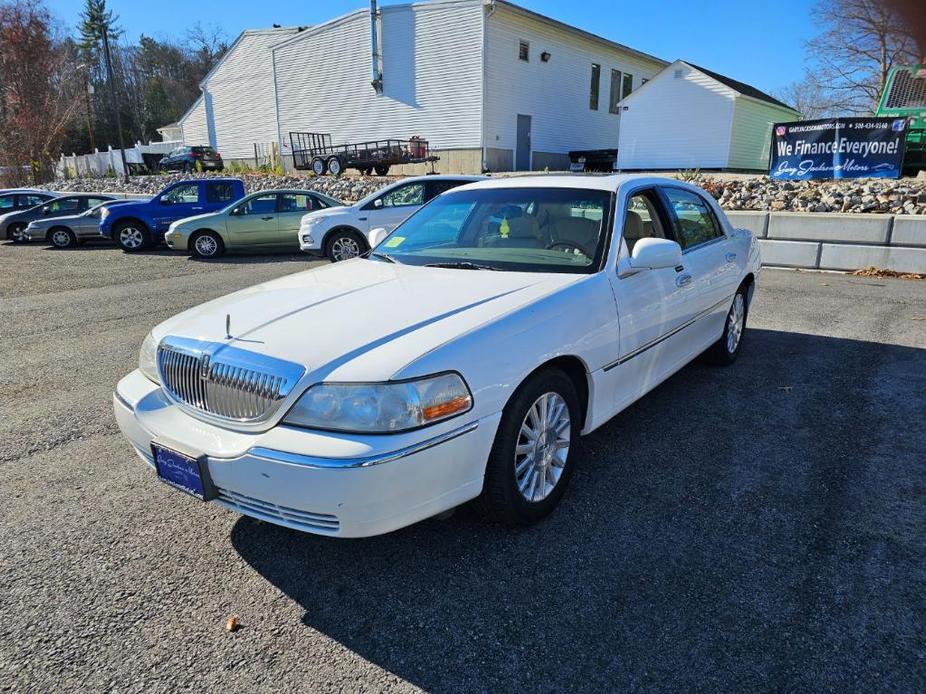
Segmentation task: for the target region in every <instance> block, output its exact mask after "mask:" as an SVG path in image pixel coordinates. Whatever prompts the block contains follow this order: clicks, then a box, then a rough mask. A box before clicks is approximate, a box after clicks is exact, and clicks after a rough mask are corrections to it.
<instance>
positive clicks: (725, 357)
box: [706, 285, 749, 366]
mask: <svg viewBox="0 0 926 694" xmlns="http://www.w3.org/2000/svg"><path fill="white" fill-rule="evenodd" d="M746 291H747V290H746V285H742V286H740V288H739V289H737V290H736V294H735V295H734V296H733V303H731V304H730V310H729V311H728V312H727V319H726V322H725V323H724V326H723V334H722V335H721V336H720V339H719V340H717V342H715V343H714V344H713V345H711V346H710V347H709V348H708V350H707V352H706V356H707V358H708V360H709V361H710V362H711V363H713V364H716V365H718V366H729V365H730V364H732V363H733V362H735V361H736V358H737V357H738V356H739V353H740V347H742V345H743V335H744V333H745V331H746V315H747V313H748V312H749V310H748V306H747V304H746Z"/></svg>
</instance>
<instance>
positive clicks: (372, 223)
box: [361, 181, 426, 231]
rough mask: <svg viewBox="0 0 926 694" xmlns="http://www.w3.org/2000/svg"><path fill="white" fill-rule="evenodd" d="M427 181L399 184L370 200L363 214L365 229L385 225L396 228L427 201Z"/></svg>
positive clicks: (388, 227)
mask: <svg viewBox="0 0 926 694" xmlns="http://www.w3.org/2000/svg"><path fill="white" fill-rule="evenodd" d="M425 187H426V186H425V182H424V181H413V182H411V183H406V184H405V185H402V186H397V187H395V188H393V189H391V190H389V191H387V192H385V193H383V194H382V195H380V196H379V197H378V198H376V199H375V200H373V201H372V202H370V203H369V204H368V205H367V206H366V208H365V209H364V210H363V212H364V214H363V215H361V219H362V218H363V217H366V219H365V220H363V223H364V224H365V228H364V229H363V231H368V230H370V229H375V228H377V227H385V228H386V229H388V230H389V231H392V230H393V229H395V228H396V227H397V226H398V225H399V223H400V222H402V221H403V220H404V219H405V218H406V217H408V216H409V215H410V214H411V213H412V212H414V211H415V210H417V209H418V208H419V207H421V206H422V205H423V204H424V203H425V192H426V191H425Z"/></svg>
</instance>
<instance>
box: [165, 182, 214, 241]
mask: <svg viewBox="0 0 926 694" xmlns="http://www.w3.org/2000/svg"><path fill="white" fill-rule="evenodd" d="M201 213H202V205H200V204H199V183H196V182H191V183H180V184H178V185H175V186H174V187H173V188H171V189H170V190H168V191H167V192H166V193H164V194H163V195H161V197H160V198H158V207H157V209H156V210H155V212H154V214H153V217H154V224H155V229H154V230H155V231H156V232H158V233H164V232H165V231H167V227H169V226H170V223H171V222H174V221H176V220H178V219H183V218H184V217H192V216H193V215H197V214H201Z"/></svg>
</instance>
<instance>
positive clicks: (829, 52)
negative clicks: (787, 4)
mask: <svg viewBox="0 0 926 694" xmlns="http://www.w3.org/2000/svg"><path fill="white" fill-rule="evenodd" d="M813 17H814V21H815V22H816V23H817V25H818V26H819V27H820V29H821V33H820V35H819V36H817V37H816V38H814V39H812V40H811V41H809V42H808V44H807V49H808V53H809V57H810V59H811V62H812V63H813V65H814V68H813V69H812V71H811V74H812V77H813V79H814V80H815V82H816V83H817V84H818V85H823V86H825V89H826V91H827V92H829V93H830V94H831V98H830V99H828V101H830V102H832V104H833V106H834V107H835V108H836V109H837V110H839V111H842V112H848V113H857V114H864V113H871V111H872V110H873V108H874V106H875V105H876V104H877V102H878V97H879V96H880V94H881V91H882V90H883V89H884V84H885V82H886V80H887V75H888V72H889V71H890V69H891V67H893V66H894V65H895V64H898V65H899V64H906V63H910V62H913V61H914V59H915V55H914V48H915V42H914V40H913V37H912V36H911V34H910V32H909V27H908V25H907V24H906V23H905V22H904V21H903V20H902V19H901V17H900V15H899V14H898V13H897V12H896V10H895V9H894V8H893V7H892V6H890V5H889V4H888V3H887V2H884V0H818V2H817V4H816V6H815V7H814V9H813Z"/></svg>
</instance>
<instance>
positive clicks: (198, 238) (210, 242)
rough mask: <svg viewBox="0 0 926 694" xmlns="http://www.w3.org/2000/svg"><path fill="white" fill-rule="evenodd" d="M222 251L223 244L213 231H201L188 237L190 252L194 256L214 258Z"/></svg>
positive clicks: (223, 249) (223, 250)
mask: <svg viewBox="0 0 926 694" xmlns="http://www.w3.org/2000/svg"><path fill="white" fill-rule="evenodd" d="M224 252H225V244H224V243H222V238H221V237H220V236H219V235H218V234H216V233H215V232H214V231H201V232H199V233H197V234H196V235H194V236H193V238H191V239H190V254H191V255H192V256H193V257H194V258H216V257H218V256H220V255H222V254H223V253H224Z"/></svg>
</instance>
